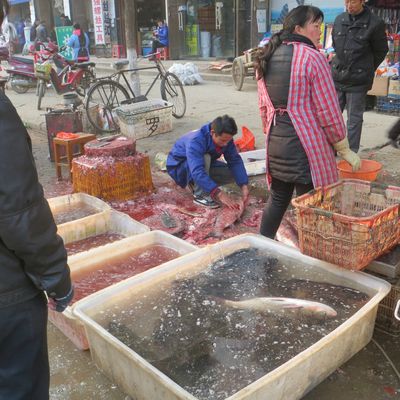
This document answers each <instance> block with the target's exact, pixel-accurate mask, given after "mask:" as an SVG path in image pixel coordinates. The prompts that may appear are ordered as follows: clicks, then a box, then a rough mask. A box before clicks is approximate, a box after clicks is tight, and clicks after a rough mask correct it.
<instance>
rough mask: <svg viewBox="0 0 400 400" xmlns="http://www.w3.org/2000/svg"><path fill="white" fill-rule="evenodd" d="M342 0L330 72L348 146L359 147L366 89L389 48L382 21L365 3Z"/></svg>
mask: <svg viewBox="0 0 400 400" xmlns="http://www.w3.org/2000/svg"><path fill="white" fill-rule="evenodd" d="M364 3H365V0H345V6H346V12H344V13H342V14H340V15H339V16H338V17H336V20H335V23H334V26H333V31H332V39H333V47H334V49H335V52H336V55H335V57H334V58H333V60H332V75H333V80H334V82H335V87H336V91H337V94H338V97H339V103H340V107H341V109H342V111H343V110H344V108H345V107H346V109H347V135H348V138H349V143H350V148H351V150H353V151H354V152H356V153H357V152H358V150H359V148H360V139H361V130H362V123H363V113H364V109H365V99H366V96H367V92H368V90H369V89H371V87H372V82H373V80H374V73H375V70H376V69H377V68H378V66H379V64H380V63H381V62H382V61H383V60H384V58H385V56H386V53H387V52H388V44H387V39H386V34H385V23H384V22H383V21H382V20H381V19H380V18H379V17H378V16H376V15H375V14H373V13H372V12H371V10H370V9H369V8H368V7H367V6H366V5H365V4H364Z"/></svg>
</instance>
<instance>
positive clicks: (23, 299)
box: [0, 0, 73, 400]
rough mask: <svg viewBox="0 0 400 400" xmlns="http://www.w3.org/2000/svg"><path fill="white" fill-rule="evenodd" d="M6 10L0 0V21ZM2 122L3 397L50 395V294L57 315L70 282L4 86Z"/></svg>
mask: <svg viewBox="0 0 400 400" xmlns="http://www.w3.org/2000/svg"><path fill="white" fill-rule="evenodd" d="M7 11H8V3H7V0H0V25H1V22H2V19H3V17H4V15H6V14H7ZM0 124H1V127H0V354H1V356H0V399H35V400H48V398H49V381H50V373H49V360H48V352H47V306H48V302H47V298H49V299H50V300H49V301H50V306H51V307H52V308H53V309H55V310H56V311H59V312H62V311H63V310H64V309H65V308H66V307H67V305H68V304H69V302H70V301H71V300H72V298H73V287H72V284H71V278H70V270H69V267H68V264H67V253H66V251H65V248H64V244H63V241H62V239H61V238H60V237H59V236H58V235H57V226H56V224H55V222H54V219H53V216H52V213H51V211H50V207H49V205H48V203H47V201H46V199H45V198H44V194H43V188H42V186H41V185H40V183H39V180H38V175H37V172H36V167H35V162H34V158H33V155H32V146H31V140H30V138H29V135H28V132H27V131H26V129H25V127H24V124H23V123H22V121H21V119H20V118H19V116H18V114H17V111H16V109H15V108H14V106H13V105H12V104H11V102H10V100H9V99H8V98H7V97H6V96H5V94H4V93H3V92H2V91H0Z"/></svg>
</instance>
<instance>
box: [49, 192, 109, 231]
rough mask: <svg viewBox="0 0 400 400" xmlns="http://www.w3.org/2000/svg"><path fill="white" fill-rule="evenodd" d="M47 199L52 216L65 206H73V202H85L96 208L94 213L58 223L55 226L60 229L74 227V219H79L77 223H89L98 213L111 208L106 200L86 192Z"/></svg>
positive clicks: (71, 228)
mask: <svg viewBox="0 0 400 400" xmlns="http://www.w3.org/2000/svg"><path fill="white" fill-rule="evenodd" d="M47 201H48V203H49V206H50V209H51V212H52V213H53V216H56V215H57V213H59V212H62V211H64V210H65V208H66V207H69V206H73V205H75V204H76V205H79V204H85V205H87V206H90V207H92V208H94V209H95V210H96V212H95V213H94V214H91V215H88V216H86V217H83V218H79V219H76V220H73V221H68V222H65V223H62V224H58V225H57V228H58V230H60V231H61V230H62V231H65V230H73V229H75V227H76V221H79V223H82V224H91V223H93V222H95V221H96V219H97V218H98V217H99V214H101V213H104V212H105V211H108V210H111V207H110V206H109V205H108V204H107V203H106V202H104V201H103V200H100V199H98V198H97V197H94V196H90V195H89V194H86V193H74V194H67V195H65V196H59V197H53V198H51V199H48V200H47Z"/></svg>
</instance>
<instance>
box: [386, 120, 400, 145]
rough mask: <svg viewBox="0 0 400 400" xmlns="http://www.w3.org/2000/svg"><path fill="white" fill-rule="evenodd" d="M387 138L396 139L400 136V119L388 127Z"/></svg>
mask: <svg viewBox="0 0 400 400" xmlns="http://www.w3.org/2000/svg"><path fill="white" fill-rule="evenodd" d="M388 136H389V139H392V140H398V139H399V138H400V119H399V120H398V121H397V122H396V123H395V124H394V125H393V126H392V127H391V128H390V130H389V132H388Z"/></svg>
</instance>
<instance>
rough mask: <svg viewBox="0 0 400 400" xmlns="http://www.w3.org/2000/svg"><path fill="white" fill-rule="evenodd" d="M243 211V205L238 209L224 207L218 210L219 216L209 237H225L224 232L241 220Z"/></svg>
mask: <svg viewBox="0 0 400 400" xmlns="http://www.w3.org/2000/svg"><path fill="white" fill-rule="evenodd" d="M243 211H244V205H243V203H241V204H240V206H239V207H237V208H229V207H226V206H223V207H222V208H221V209H217V212H218V214H217V218H216V219H215V223H214V228H213V230H212V232H211V233H210V234H209V235H208V236H211V237H217V238H221V237H222V236H223V235H224V230H225V229H226V228H228V227H229V226H231V225H233V224H234V223H235V222H236V221H237V220H239V219H240V217H241V216H242V214H243Z"/></svg>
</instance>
